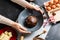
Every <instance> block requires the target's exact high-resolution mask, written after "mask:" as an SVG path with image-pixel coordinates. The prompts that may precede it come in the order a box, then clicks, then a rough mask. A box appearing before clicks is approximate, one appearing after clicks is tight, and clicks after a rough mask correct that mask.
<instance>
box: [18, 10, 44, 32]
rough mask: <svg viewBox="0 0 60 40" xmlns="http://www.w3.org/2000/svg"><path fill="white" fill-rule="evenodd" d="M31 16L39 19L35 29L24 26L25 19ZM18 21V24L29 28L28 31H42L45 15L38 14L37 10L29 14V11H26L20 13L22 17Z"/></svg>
mask: <svg viewBox="0 0 60 40" xmlns="http://www.w3.org/2000/svg"><path fill="white" fill-rule="evenodd" d="M30 15H32V16H36V17H37V19H38V22H37V24H36V26H35V27H33V28H28V27H26V26H25V25H24V22H25V19H26V18H27V17H28V16H30ZM17 21H18V23H20V24H21V25H23V26H24V27H25V28H27V29H28V31H31V32H34V31H36V30H38V29H40V27H41V26H42V24H43V15H42V14H41V13H40V12H37V11H35V10H33V11H32V12H29V10H28V9H25V10H24V11H22V12H21V13H20V15H19V16H18V19H17Z"/></svg>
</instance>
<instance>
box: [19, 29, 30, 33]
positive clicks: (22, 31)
mask: <svg viewBox="0 0 60 40" xmlns="http://www.w3.org/2000/svg"><path fill="white" fill-rule="evenodd" d="M19 32H21V33H31V32H28V31H24V30H21V29H19Z"/></svg>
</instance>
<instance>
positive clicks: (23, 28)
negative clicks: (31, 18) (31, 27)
mask: <svg viewBox="0 0 60 40" xmlns="http://www.w3.org/2000/svg"><path fill="white" fill-rule="evenodd" d="M19 25H20V28H21V29H22V30H25V31H26V30H27V29H26V28H25V27H23V26H22V25H21V24H19Z"/></svg>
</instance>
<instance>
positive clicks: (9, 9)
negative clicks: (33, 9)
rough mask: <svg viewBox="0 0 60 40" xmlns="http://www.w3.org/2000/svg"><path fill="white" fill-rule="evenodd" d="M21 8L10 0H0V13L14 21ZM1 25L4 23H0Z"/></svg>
mask: <svg viewBox="0 0 60 40" xmlns="http://www.w3.org/2000/svg"><path fill="white" fill-rule="evenodd" d="M23 9H24V8H23V7H21V6H19V5H17V4H15V3H13V2H11V1H10V0H0V14H1V15H3V16H5V17H7V18H9V19H11V20H13V21H16V19H17V17H18V15H19V13H20V12H21V11H22V10H23ZM3 26H5V25H3V24H0V28H1V27H3Z"/></svg>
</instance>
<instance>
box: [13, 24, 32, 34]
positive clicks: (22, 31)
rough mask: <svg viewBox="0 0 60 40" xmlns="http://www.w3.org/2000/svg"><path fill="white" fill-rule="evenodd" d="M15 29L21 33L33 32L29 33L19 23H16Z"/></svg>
mask: <svg viewBox="0 0 60 40" xmlns="http://www.w3.org/2000/svg"><path fill="white" fill-rule="evenodd" d="M13 28H15V29H16V30H18V31H19V32H21V33H31V32H28V31H27V29H26V28H24V27H23V26H22V25H21V24H19V23H14V24H13Z"/></svg>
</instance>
